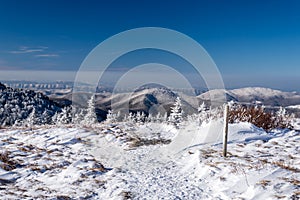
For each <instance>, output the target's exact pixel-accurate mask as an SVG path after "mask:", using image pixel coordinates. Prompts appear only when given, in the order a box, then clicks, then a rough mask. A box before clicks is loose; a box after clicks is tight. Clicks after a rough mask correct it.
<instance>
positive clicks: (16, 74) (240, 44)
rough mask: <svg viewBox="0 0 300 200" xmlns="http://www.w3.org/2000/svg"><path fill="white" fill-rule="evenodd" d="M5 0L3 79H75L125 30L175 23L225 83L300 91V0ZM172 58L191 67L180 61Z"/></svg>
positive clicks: (0, 14) (0, 15)
mask: <svg viewBox="0 0 300 200" xmlns="http://www.w3.org/2000/svg"><path fill="white" fill-rule="evenodd" d="M0 4H1V5H0V27H1V28H0V44H1V45H0V80H8V79H9V80H12V79H18V80H26V79H32V80H40V79H42V80H46V79H49V80H57V79H59V80H62V79H66V80H70V79H72V77H74V73H75V72H76V71H77V70H78V69H79V67H80V65H81V63H82V61H83V60H84V58H85V57H86V56H87V55H88V53H89V52H90V51H91V50H92V49H93V48H94V47H96V46H97V45H98V44H99V43H100V42H102V41H104V40H105V39H107V38H108V37H110V36H112V35H115V34H117V33H119V32H122V31H125V30H129V29H133V28H137V27H149V26H152V27H165V28H169V29H174V30H176V31H179V32H182V33H184V34H186V35H188V36H190V37H191V38H193V39H194V40H196V41H197V42H198V43H200V44H201V45H202V46H203V47H204V48H205V49H206V51H207V52H208V53H209V54H210V56H211V57H212V59H213V60H214V61H215V63H216V65H217V66H218V68H219V70H220V72H221V74H222V76H223V79H224V82H225V86H226V88H241V87H247V86H260V87H270V88H274V89H281V90H287V91H293V90H296V91H300V76H299V75H300V58H299V52H300V13H299V10H300V3H299V2H298V1H296V0H290V1H283V0H277V1H264V2H261V1H257V0H256V1H234V0H232V1H226V2H225V1H213V2H212V1H196V0H191V1H187V2H183V1H170V0H166V1H158V0H155V1H148V0H146V1H142V2H141V1H136V0H134V1H128V2H125V1H120V0H119V1H118V0H113V1H104V2H98V1H96V0H91V1H88V2H86V1H82V0H80V1H75V2H70V1H66V0H65V1H58V0H53V1H50V0H45V1H36V0H29V1H17V0H12V1H1V2H0ZM162 42H163V41H162ZM174 45H176V44H174ZM178 45H179V44H178ZM159 58H160V59H162V60H164V59H167V58H168V56H160V57H159ZM134 59H137V58H136V57H134V56H131V57H130V56H129V58H128V59H127V60H125V61H124V60H123V61H122V62H119V63H118V62H117V63H116V65H115V69H114V70H113V71H114V72H116V73H118V72H120V71H122V70H124V69H126V68H130V67H131V64H132V60H134ZM139 59H141V60H142V61H144V62H147V58H143V57H142V58H141V56H140V57H139ZM143 59H144V60H143ZM179 64H180V65H179ZM170 65H179V67H181V68H182V69H185V68H187V65H186V64H184V63H180V61H173V63H170ZM49 71H51V73H49ZM22 77H23V79H22Z"/></svg>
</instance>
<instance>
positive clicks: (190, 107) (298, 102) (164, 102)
mask: <svg viewBox="0 0 300 200" xmlns="http://www.w3.org/2000/svg"><path fill="white" fill-rule="evenodd" d="M18 84H22V83H18ZM24 84H25V83H23V86H24ZM27 84H28V83H27ZM48 84H49V85H50V86H51V84H52V83H48ZM69 84H70V83H69ZM49 85H48V86H45V85H44V86H42V85H41V84H40V85H39V84H38V83H37V85H36V87H35V88H36V90H37V91H39V92H34V91H32V90H27V89H13V88H11V87H6V86H5V85H3V84H1V85H0V118H1V121H0V123H4V120H3V118H4V117H3V116H4V115H5V116H6V115H9V113H11V112H14V111H15V110H16V109H8V107H11V108H15V107H17V109H19V111H20V110H22V113H21V117H20V116H19V118H25V117H27V116H28V115H29V113H30V112H31V111H32V108H33V107H36V110H37V111H38V113H43V112H48V113H50V116H51V115H53V113H54V112H56V111H57V110H60V109H61V108H62V107H64V106H69V105H71V104H72V88H70V87H68V86H63V85H59V84H57V85H56V86H57V87H53V88H50V89H49V87H50V86H49ZM52 85H53V86H54V84H52ZM37 86H41V87H37ZM83 87H87V86H86V85H83ZM100 88H102V89H101V91H102V92H100V93H97V94H96V102H95V104H96V112H97V115H98V119H100V120H103V119H105V118H106V114H107V111H108V110H110V109H116V110H122V109H123V110H124V109H127V108H128V109H129V110H130V111H131V112H138V111H142V112H144V113H146V114H148V113H152V114H157V113H158V112H160V113H164V112H170V108H171V107H172V105H173V104H174V102H175V99H176V97H177V96H179V97H180V98H181V100H182V104H183V110H184V111H185V113H186V114H189V113H193V112H197V108H198V106H199V105H200V104H201V103H202V102H206V103H207V104H208V105H209V104H210V99H211V98H212V97H214V96H218V95H221V94H224V93H225V94H226V99H227V101H235V102H240V103H242V104H256V105H265V106H268V107H279V106H283V107H287V109H289V110H291V111H293V112H299V108H300V94H299V93H297V92H283V91H280V90H273V89H269V88H261V87H248V88H240V89H234V90H211V91H208V92H203V93H201V94H199V95H196V96H192V95H188V94H184V93H183V92H174V91H172V90H170V89H168V88H165V87H163V86H147V87H141V88H139V89H137V90H136V91H135V92H133V93H129V92H120V93H116V94H113V93H112V92H111V90H105V88H104V87H100ZM40 92H43V93H44V94H41V93H40ZM45 94H46V95H47V96H46V95H45ZM77 96H79V98H78V101H77V102H73V105H81V106H83V105H86V102H87V101H88V99H89V98H90V94H87V93H84V92H82V93H80V94H77ZM12 102H13V103H12ZM24 102H27V103H24ZM6 104H12V106H7V105H6ZM5 107H6V111H5V112H4V111H3V109H4V108H5ZM1 109H2V110H1ZM4 113H6V114H4Z"/></svg>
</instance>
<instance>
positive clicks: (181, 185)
mask: <svg viewBox="0 0 300 200" xmlns="http://www.w3.org/2000/svg"><path fill="white" fill-rule="evenodd" d="M220 129H221V123H220V122H218V121H217V122H211V123H210V124H205V125H203V126H202V127H199V126H197V125H195V124H186V125H185V126H183V127H182V129H179V130H176V129H174V128H173V127H172V126H170V125H167V124H163V123H160V124H158V123H148V124H147V123H146V124H133V123H117V124H109V123H101V124H98V125H95V126H93V127H90V128H88V129H82V128H76V127H39V128H33V129H15V130H13V129H1V130H0V146H1V152H2V153H1V156H0V158H1V160H2V161H0V166H1V168H0V188H1V190H0V195H1V196H2V197H3V198H4V199H280V198H284V199H297V198H299V196H300V188H299V185H300V167H299V166H300V156H299V155H300V154H299V153H300V147H299V145H298V144H299V142H300V134H299V132H296V131H290V130H274V131H273V132H271V133H266V132H264V131H263V130H261V129H259V128H257V127H255V126H253V125H251V124H249V123H239V124H231V125H230V126H229V145H228V150H229V156H228V157H227V158H223V157H221V151H222V144H221V143H220V142H221V135H220ZM207 130H209V131H207ZM205 133H209V135H208V134H205ZM184 136H186V137H184ZM184 138H188V139H185V140H184ZM209 140H210V142H211V143H207V142H208V141H209ZM180 142H181V143H180ZM4 152H7V155H8V156H6V157H7V159H4V158H5V153H4Z"/></svg>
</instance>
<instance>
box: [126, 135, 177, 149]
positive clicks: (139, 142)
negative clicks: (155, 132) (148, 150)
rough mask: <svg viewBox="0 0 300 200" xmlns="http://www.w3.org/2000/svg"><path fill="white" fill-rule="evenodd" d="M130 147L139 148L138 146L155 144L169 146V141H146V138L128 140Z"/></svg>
mask: <svg viewBox="0 0 300 200" xmlns="http://www.w3.org/2000/svg"><path fill="white" fill-rule="evenodd" d="M129 141H130V147H140V146H149V145H157V144H170V143H171V140H168V139H163V138H161V139H156V138H154V139H146V138H139V137H137V138H130V139H129Z"/></svg>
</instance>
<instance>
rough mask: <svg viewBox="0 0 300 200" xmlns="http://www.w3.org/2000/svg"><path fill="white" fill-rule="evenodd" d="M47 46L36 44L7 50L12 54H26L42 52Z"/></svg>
mask: <svg viewBox="0 0 300 200" xmlns="http://www.w3.org/2000/svg"><path fill="white" fill-rule="evenodd" d="M46 49H48V47H44V46H38V47H27V46H20V47H19V49H18V50H14V51H9V52H8V53H12V54H26V53H34V52H43V51H45V50H46Z"/></svg>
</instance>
